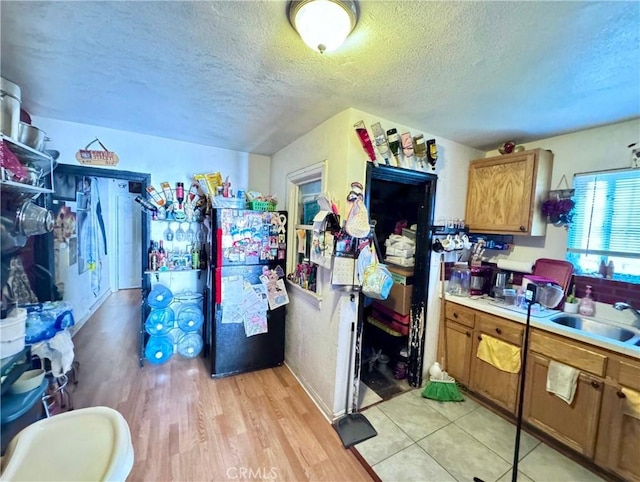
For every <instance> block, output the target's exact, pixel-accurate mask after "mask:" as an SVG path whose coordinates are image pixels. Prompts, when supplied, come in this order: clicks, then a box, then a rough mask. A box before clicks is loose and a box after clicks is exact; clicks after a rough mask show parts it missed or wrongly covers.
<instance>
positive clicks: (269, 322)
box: [204, 209, 289, 378]
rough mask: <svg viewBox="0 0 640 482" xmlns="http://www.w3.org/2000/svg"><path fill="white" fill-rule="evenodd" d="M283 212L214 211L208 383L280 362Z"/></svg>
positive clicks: (207, 325)
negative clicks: (210, 377) (211, 379)
mask: <svg viewBox="0 0 640 482" xmlns="http://www.w3.org/2000/svg"><path fill="white" fill-rule="evenodd" d="M286 228H287V213H286V211H274V212H263V211H250V210H244V209H213V210H212V214H211V229H212V232H211V242H210V246H209V248H210V251H209V260H210V264H209V273H207V284H208V288H209V290H210V291H209V292H210V293H211V301H210V309H207V310H206V311H207V317H206V318H207V319H206V323H205V327H204V341H205V347H204V356H205V358H206V360H207V365H208V367H209V369H210V370H211V376H212V377H213V378H219V377H224V376H228V375H234V374H238V373H244V372H249V371H253V370H260V369H263V368H270V367H275V366H279V365H282V363H283V362H284V324H285V315H286V304H287V303H288V302H289V300H288V296H287V294H286V289H285V280H284V278H285V265H286V257H287V256H286V255H287V251H286V248H287V246H286V242H287V232H286Z"/></svg>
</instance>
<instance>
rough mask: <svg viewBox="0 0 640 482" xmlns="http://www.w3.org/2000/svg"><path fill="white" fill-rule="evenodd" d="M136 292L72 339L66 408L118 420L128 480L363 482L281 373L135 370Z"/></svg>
mask: <svg viewBox="0 0 640 482" xmlns="http://www.w3.org/2000/svg"><path fill="white" fill-rule="evenodd" d="M139 330H140V291H139V290H126V291H120V292H118V293H116V294H113V295H111V296H110V297H109V299H108V300H107V301H106V302H105V303H104V304H103V305H102V306H101V307H100V309H99V310H98V311H97V312H96V313H95V314H94V315H93V317H92V318H91V319H90V320H89V321H88V322H87V323H86V325H85V326H84V327H82V329H81V330H80V331H79V332H78V334H77V335H76V336H75V337H74V339H73V342H74V344H75V356H76V360H77V361H79V362H80V371H79V384H78V385H77V386H76V387H75V389H74V391H73V397H74V403H75V407H76V408H82V407H89V406H97V405H105V406H108V407H112V408H114V409H116V410H118V411H119V412H120V413H122V415H123V416H124V417H125V418H126V419H127V422H128V423H129V427H130V428H131V436H132V440H133V446H134V451H135V463H134V466H133V470H132V471H131V474H130V475H129V478H128V480H130V481H137V480H145V481H170V480H174V481H205V480H212V481H213V480H214V481H218V480H259V479H262V480H265V479H268V480H275V481H285V480H287V481H288V480H293V481H298V480H327V481H358V480H372V479H371V476H370V475H369V474H368V473H367V471H366V469H365V468H364V467H363V466H362V465H361V464H360V462H358V460H357V459H356V457H355V455H354V454H353V453H352V452H351V451H349V450H345V449H344V448H343V447H342V445H341V443H340V439H339V437H338V436H337V434H336V433H335V431H334V430H333V428H332V427H331V425H330V424H329V422H328V421H327V420H326V419H325V418H324V417H323V416H322V414H321V413H320V411H319V410H318V408H317V407H316V406H315V405H314V404H313V402H312V401H311V399H310V398H309V397H308V395H307V394H306V393H305V392H304V390H303V389H302V387H301V386H300V385H299V384H298V382H297V381H296V380H295V378H294V377H293V375H292V374H291V372H290V371H289V369H288V368H287V367H284V366H283V367H278V368H274V369H268V370H261V371H257V372H252V373H248V374H244V375H237V376H234V377H228V378H223V379H218V380H213V379H211V378H210V377H209V375H208V373H207V371H206V368H205V365H204V361H203V359H202V358H197V359H193V360H185V359H182V358H180V357H179V356H177V355H174V357H173V358H172V359H171V360H170V361H169V362H168V363H167V364H165V365H161V366H153V365H149V364H146V365H145V367H144V368H142V369H141V368H140V367H139V364H138V344H139Z"/></svg>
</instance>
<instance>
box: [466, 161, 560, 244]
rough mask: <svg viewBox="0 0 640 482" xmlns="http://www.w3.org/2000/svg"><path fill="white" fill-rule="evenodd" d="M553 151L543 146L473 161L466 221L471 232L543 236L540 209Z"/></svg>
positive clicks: (546, 191) (542, 219) (549, 173)
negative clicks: (544, 148) (542, 147)
mask: <svg viewBox="0 0 640 482" xmlns="http://www.w3.org/2000/svg"><path fill="white" fill-rule="evenodd" d="M552 164H553V153H552V152H551V151H546V150H543V149H533V150H529V151H523V152H518V153H515V154H507V155H504V156H497V157H489V158H486V159H478V160H475V161H471V163H470V164H469V181H468V185H467V206H466V215H465V221H466V223H467V225H468V226H469V230H470V231H472V232H481V233H487V234H492V233H493V234H521V235H529V236H543V235H544V234H545V233H546V230H547V222H546V219H545V218H544V217H543V216H542V213H541V212H540V207H541V205H542V202H543V201H544V200H545V198H546V196H547V195H548V192H549V187H550V183H551V170H552V167H553V165H552Z"/></svg>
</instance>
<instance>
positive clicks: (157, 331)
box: [144, 307, 175, 335]
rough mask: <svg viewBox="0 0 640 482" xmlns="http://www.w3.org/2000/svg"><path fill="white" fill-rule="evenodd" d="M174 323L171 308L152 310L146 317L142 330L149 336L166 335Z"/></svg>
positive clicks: (173, 314)
mask: <svg viewBox="0 0 640 482" xmlns="http://www.w3.org/2000/svg"><path fill="white" fill-rule="evenodd" d="M174 322H175V313H174V312H173V310H172V309H171V308H168V307H167V308H162V309H153V310H151V313H149V316H147V321H146V322H145V323H144V329H145V330H146V331H147V333H149V334H150V335H166V334H167V333H169V332H170V331H171V329H172V328H173V325H174Z"/></svg>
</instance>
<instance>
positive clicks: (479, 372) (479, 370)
mask: <svg viewBox="0 0 640 482" xmlns="http://www.w3.org/2000/svg"><path fill="white" fill-rule="evenodd" d="M477 333H478V334H477V336H476V338H475V340H474V343H473V352H472V356H471V380H470V382H469V383H470V388H471V389H472V390H473V391H474V392H477V393H479V394H481V395H483V396H485V397H486V398H488V399H490V400H492V401H493V402H495V403H496V404H498V405H500V406H501V407H503V408H505V409H507V410H508V411H509V412H511V413H515V408H516V399H517V397H518V380H519V379H520V377H519V374H518V373H508V372H503V371H502V370H498V369H497V368H496V367H494V366H493V365H490V364H489V363H487V362H484V361H482V360H480V358H478V357H477V356H476V353H478V344H479V343H480V340H482V334H483V333H482V332H481V331H479V332H477ZM491 335H492V336H494V335H493V334H491Z"/></svg>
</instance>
